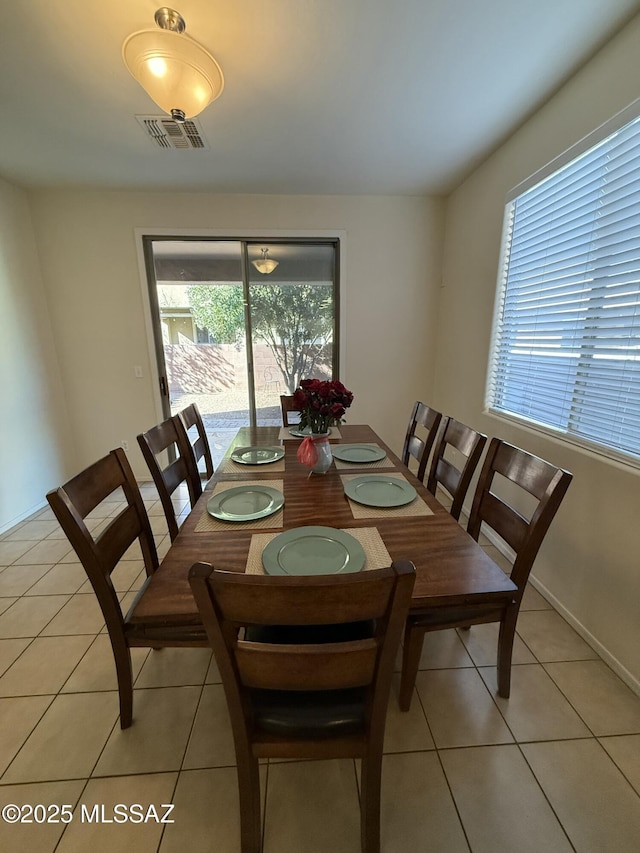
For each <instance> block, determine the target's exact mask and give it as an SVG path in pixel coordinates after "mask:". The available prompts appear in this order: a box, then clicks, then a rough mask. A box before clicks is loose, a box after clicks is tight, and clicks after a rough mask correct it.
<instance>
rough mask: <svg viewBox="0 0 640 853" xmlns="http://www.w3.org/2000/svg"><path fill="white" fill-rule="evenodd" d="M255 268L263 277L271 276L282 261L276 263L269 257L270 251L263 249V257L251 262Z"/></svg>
mask: <svg viewBox="0 0 640 853" xmlns="http://www.w3.org/2000/svg"><path fill="white" fill-rule="evenodd" d="M251 263H252V264H253V265H254V267H255V268H256V269H257V270H258V272H261V273H262V275H269V273H270V272H273V271H274V269H275V268H276V267H277V266H278V264H279V263H280V261H274V260H273V258H270V257H269V250H268V249H262V257H260V258H258V260H256V261H251Z"/></svg>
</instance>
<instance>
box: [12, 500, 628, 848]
mask: <svg viewBox="0 0 640 853" xmlns="http://www.w3.org/2000/svg"><path fill="white" fill-rule="evenodd" d="M142 491H143V496H144V498H145V503H146V505H147V507H148V511H149V514H150V517H151V519H152V524H153V528H154V533H155V535H156V538H157V541H158V544H159V552H160V554H161V555H162V554H163V553H166V549H167V548H168V539H167V536H166V526H165V523H164V518H163V516H162V510H161V507H160V505H159V502H158V501H157V495H156V494H155V493H154V490H153V487H151V486H149V485H145V486H143V489H142ZM117 507H118V504H117V503H115V502H111V504H108V505H104V506H102V507H101V508H99V509H98V510H97V511H96V512H95V513H94V516H93V519H92V521H91V523H92V525H93V526H94V527H95V528H96V529H97V528H99V526H100V525H102V524H104V523H105V522H104V518H105V517H108V515H109V514H112V513H114V512H116V511H117ZM178 508H179V509H180V510H183V509H184V508H185V503H184V501H179V502H178ZM486 547H487V550H488V551H489V552H490V553H491V554H492V556H493V557H495V558H496V559H498V560H500V559H502V558H501V557H500V555H499V554H498V553H497V552H496V551H495V549H492V547H491V546H490V545H488V544H487V545H486ZM142 573H143V569H142V563H141V561H140V559H139V555H138V554H136V553H135V552H134V551H131V553H127V554H126V555H125V559H124V560H123V561H122V563H121V565H120V566H119V567H118V569H117V570H116V572H115V573H114V583H115V586H116V589H117V591H118V593H119V595H120V596H121V598H122V600H123V606H124V607H126V606H127V603H128V602H130V600H131V599H132V597H133V594H134V592H135V590H136V589H137V588H138V587H139V585H140V583H141V582H142V577H143V574H142ZM496 643H497V631H496V626H492V625H488V626H477V627H474V628H472V629H471V630H470V631H467V632H464V631H461V632H455V631H441V632H438V633H434V634H431V635H427V638H426V641H425V646H424V651H423V655H422V661H421V672H420V673H419V675H418V680H417V685H416V692H415V695H414V699H413V702H412V706H411V710H410V712H409V713H407V714H402V713H401V712H400V711H399V710H398V706H397V700H396V695H395V692H394V693H393V694H392V698H391V703H390V707H389V715H388V725H387V734H386V741H385V758H384V768H383V804H382V850H383V851H384V853H413V851H416V853H422V851H431V853H454V851H455V853H461V852H462V851H473V853H516V851H517V853H528V852H529V851H530V853H541V851H544V853H556V852H558V853H559V851H578V852H579V853H609V851H610V853H624V851H629V853H632V851H633V853H637V851H638V850H640V698H639V697H637V696H635V695H634V694H633V693H632V692H631V691H630V690H629V689H628V688H627V687H626V686H625V685H624V684H623V683H622V682H621V681H620V680H619V679H618V678H617V676H616V675H615V674H614V673H613V672H612V671H611V670H610V669H609V668H608V667H607V666H606V665H605V664H604V663H603V661H602V660H601V659H600V658H599V657H598V656H597V655H596V654H595V652H593V650H592V649H591V648H590V647H589V646H588V645H587V644H586V643H585V642H584V641H583V640H582V639H581V638H580V637H579V636H578V635H577V634H576V633H575V632H574V631H573V630H572V628H571V627H570V626H569V625H568V624H567V623H566V622H565V621H563V619H562V618H561V617H560V616H559V615H558V614H557V613H556V612H555V611H554V610H553V609H552V608H551V607H550V606H549V604H548V603H547V602H546V601H545V600H544V599H543V598H542V597H541V596H540V595H539V594H538V593H537V592H536V591H535V590H534V589H533V588H529V589H528V590H527V593H526V595H525V599H524V604H523V610H522V612H521V615H520V619H519V622H518V638H517V643H516V647H515V653H514V666H513V686H512V692H511V698H510V699H509V700H504V699H501V698H499V697H498V696H497V695H496V687H495V677H496V673H495V656H496ZM133 660H134V667H135V677H136V682H135V698H134V724H133V726H132V727H131V728H130V729H127V730H126V731H122V730H121V729H120V726H119V721H118V697H117V691H116V681H115V675H114V671H113V662H112V658H111V651H110V646H109V640H108V636H107V635H106V633H105V631H104V628H103V624H102V619H101V616H100V613H99V610H98V608H97V606H96V603H95V600H94V597H93V593H92V591H91V588H90V586H89V583H88V581H87V579H86V576H85V574H84V572H83V570H82V568H81V567H80V566H79V564H78V561H77V560H76V558H75V555H74V553H73V552H72V551H71V548H70V546H69V545H68V543H67V541H66V539H65V537H64V535H63V534H62V533H61V531H60V529H59V528H58V526H57V523H56V522H55V519H54V518H53V516H52V514H51V512H50V510H48V509H44V510H42V511H40V512H39V513H36V515H35V516H34V517H33V518H31V519H29V520H27V521H25V522H23V523H21V524H19V525H18V526H17V527H15V528H13V529H12V530H10V531H8V532H6V533H5V534H3V535H2V536H0V805H1V806H6V805H7V804H15V805H17V806H25V805H27V804H30V805H32V806H35V805H36V804H41V808H39V809H36V810H35V811H33V812H28V811H27V810H26V809H23V810H22V814H23V817H24V818H29V817H30V819H31V822H29V823H22V824H11V823H9V822H8V819H9V818H10V817H11V811H10V810H9V812H4V813H3V814H4V817H5V818H6V819H4V820H2V819H0V850H2V851H10V853H19V851H25V853H26V851H28V852H29V853H52V852H53V851H56V853H71V851H83V853H84V851H91V853H102V851H116V850H127V851H134V853H156V851H160V853H174V851H177V853H184V851H189V853H199V851H203V853H204V851H207V853H237V851H238V850H239V826H238V804H237V794H236V790H237V789H236V778H235V768H234V750H233V743H232V738H231V731H230V726H229V720H228V717H227V711H226V704H225V700H224V695H223V691H222V687H221V685H220V679H219V676H218V672H217V668H216V666H215V663H214V662H213V661H212V659H211V654H210V653H209V652H208V651H207V650H205V649H164V650H163V651H160V652H154V651H149V650H147V649H135V650H134V652H133ZM395 690H397V680H396V684H395V685H394V691H395ZM358 773H359V768H357V767H356V766H355V764H354V762H353V761H326V762H270V763H268V764H267V763H265V764H264V765H263V767H262V781H263V795H264V802H265V809H264V815H265V816H264V853H328V852H329V851H330V853H357V851H359V836H358ZM117 804H122V805H123V806H126V807H131V806H132V805H133V804H139V805H140V806H141V807H142V808H141V809H139V810H134V809H131V810H130V811H128V812H127V811H125V810H122V809H121V810H120V811H119V812H118V811H114V807H115V806H116V805H117ZM163 804H171V805H173V809H172V811H171V813H170V815H165V812H166V811H167V806H165V805H163ZM64 805H67V806H69V807H70V808H69V809H66V810H61V811H60V810H58V808H57V807H62V806H64ZM96 806H97V807H98V809H96V808H95V807H96ZM150 806H154V807H155V812H154V811H153V810H152V809H149V807H150ZM42 807H45V808H42ZM47 807H48V808H47ZM120 814H129V815H131V817H132V819H131V820H129V821H127V822H126V823H118V822H107V821H108V820H111V821H114V815H116V816H117V817H118V818H119V816H120ZM69 815H72V819H71V820H70V821H69V817H68V816H69ZM163 817H166V818H167V819H168V820H170V821H172V822H171V823H163V822H161V820H162V818H163ZM44 818H48V819H49V820H48V821H45V822H43V819H44ZM91 818H92V819H91Z"/></svg>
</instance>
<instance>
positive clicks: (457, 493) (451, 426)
mask: <svg viewBox="0 0 640 853" xmlns="http://www.w3.org/2000/svg"><path fill="white" fill-rule="evenodd" d="M486 441H487V436H486V435H483V434H482V433H481V432H476V430H474V429H471V427H468V426H466V424H463V423H460V421H457V420H456V419H455V418H451V417H445V418H443V419H442V424H441V430H440V436H439V438H438V441H437V443H436V447H435V450H434V451H433V459H432V460H431V466H430V468H429V476H428V477H427V489H429V491H430V492H431V494H432V495H435V494H436V492H437V490H438V486H440V487H441V488H443V489H444V490H445V491H446V492H447V493H448V494H449V496H450V497H451V508H450V510H449V512H450V513H451V515H452V516H453V517H454V518H455V519H456V521H457V520H458V519H459V518H460V512H461V510H462V504H463V503H464V499H465V497H466V494H467V491H468V489H469V486H470V484H471V478H472V477H473V474H474V472H475V470H476V468H477V466H478V462H479V461H480V457H481V456H482V451H483V450H484V446H485V444H486Z"/></svg>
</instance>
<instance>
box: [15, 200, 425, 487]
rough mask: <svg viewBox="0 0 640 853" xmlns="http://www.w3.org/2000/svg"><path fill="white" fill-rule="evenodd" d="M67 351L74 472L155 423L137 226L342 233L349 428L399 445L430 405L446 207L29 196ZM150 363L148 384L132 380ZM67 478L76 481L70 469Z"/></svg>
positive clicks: (135, 461)
mask: <svg viewBox="0 0 640 853" xmlns="http://www.w3.org/2000/svg"><path fill="white" fill-rule="evenodd" d="M30 201H31V207H32V212H33V217H34V224H35V230H36V235H37V241H38V248H39V252H40V255H41V260H42V268H43V278H44V283H45V288H46V291H47V294H48V298H49V302H50V310H51V318H52V325H53V329H54V335H55V339H56V345H57V347H58V352H59V357H60V364H61V371H62V375H63V382H64V386H65V391H66V394H67V401H68V406H69V415H70V419H71V422H72V424H73V431H74V432H73V434H74V442H75V448H76V451H77V456H76V460H75V462H74V464H75V466H76V468H77V467H82V466H85V465H87V464H89V463H90V462H92V461H93V460H95V459H97V458H98V457H99V456H101V455H103V454H104V453H106V452H107V451H108V450H110V449H111V448H113V447H116V446H117V445H119V444H120V442H121V441H122V440H123V439H126V440H127V441H128V442H129V447H130V453H129V457H130V459H131V461H132V465H133V467H134V470H135V471H136V473H137V474H138V475H139V476H143V475H144V474H145V468H144V462H143V460H142V457H141V456H140V455H139V451H138V449H137V445H136V440H135V437H136V435H137V434H138V433H139V432H141V431H142V430H144V429H147V428H148V427H150V426H151V425H153V424H154V423H156V422H157V418H158V413H157V412H156V409H155V403H154V391H153V387H152V383H151V380H150V376H151V375H152V371H151V365H150V363H149V353H148V345H147V336H146V330H145V317H144V312H143V301H142V294H141V286H140V274H139V268H138V259H137V254H136V248H137V247H136V236H135V229H140V228H143V229H146V230H147V231H148V232H149V233H154V229H155V230H156V231H157V230H158V229H163V231H166V229H175V231H176V232H181V233H184V232H185V229H186V230H188V229H193V230H195V229H197V230H199V231H200V230H202V229H211V230H212V231H215V230H216V229H224V230H225V231H228V230H229V229H231V230H232V231H233V230H235V231H236V233H237V236H242V235H243V234H244V233H246V232H247V231H249V230H253V231H255V230H260V229H264V231H265V232H266V233H273V232H274V231H276V230H278V231H280V232H283V233H284V232H290V233H292V234H295V233H296V232H299V231H307V232H313V231H336V230H339V231H344V232H346V239H345V245H344V250H345V259H346V269H345V275H344V278H343V281H342V286H343V288H345V296H346V310H345V313H344V315H343V316H342V317H341V322H342V324H343V327H344V330H345V339H346V353H345V356H346V357H345V362H344V369H343V370H342V376H341V379H342V380H343V381H344V382H345V384H346V385H347V386H348V387H349V388H350V389H351V390H352V391H353V393H354V395H355V402H354V405H353V407H352V408H351V410H350V411H349V412H348V416H349V417H348V420H349V421H350V422H352V423H361V422H367V423H371V424H372V425H373V426H374V427H375V428H376V429H377V430H378V432H379V433H380V435H381V436H382V437H383V438H384V439H385V440H386V441H388V442H389V443H391V444H392V445H393V446H394V447H395V448H396V449H400V448H401V446H402V440H403V437H404V431H405V428H406V422H407V419H408V416H409V413H410V410H411V406H412V404H413V402H414V400H415V399H416V398H418V397H423V398H425V399H429V398H430V397H431V393H432V383H433V369H434V364H435V331H436V313H437V300H438V296H439V284H440V273H441V269H440V253H441V248H442V202H441V201H440V200H437V199H427V198H417V197H416V198H408V197H403V198H399V197H398V198H395V197H378V196H371V197H368V196H365V197H338V196H216V195H212V194H206V193H202V194H197V193H190V194H186V193H185V194H179V193H144V192H131V193H109V192H89V191H87V192H84V191H77V192H76V191H54V190H41V191H34V192H32V193H31V194H30ZM134 365H142V366H143V370H144V375H145V380H144V381H140V380H139V379H135V378H134V373H133V366H134ZM69 473H72V472H71V471H70V472H69Z"/></svg>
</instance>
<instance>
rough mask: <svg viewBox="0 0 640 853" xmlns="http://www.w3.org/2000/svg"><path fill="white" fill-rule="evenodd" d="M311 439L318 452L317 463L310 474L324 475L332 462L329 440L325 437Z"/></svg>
mask: <svg viewBox="0 0 640 853" xmlns="http://www.w3.org/2000/svg"><path fill="white" fill-rule="evenodd" d="M311 438H312V440H313V444H314V446H315V448H316V450H317V451H318V461H317V462H316V464H315V465H314V466H313V468H312V469H311V473H312V474H326V473H327V471H328V470H329V468H330V467H331V463H332V462H333V453H332V452H331V445H330V444H329V439H328V437H327V436H326V435H323V436H319V437H318V438H316V437H315V436H311Z"/></svg>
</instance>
